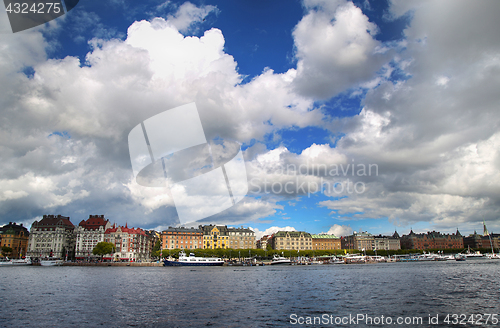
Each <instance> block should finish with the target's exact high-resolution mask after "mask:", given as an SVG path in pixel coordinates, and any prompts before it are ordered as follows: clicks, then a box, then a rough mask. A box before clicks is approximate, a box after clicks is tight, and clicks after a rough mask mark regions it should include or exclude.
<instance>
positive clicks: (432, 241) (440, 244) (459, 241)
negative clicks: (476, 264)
mask: <svg viewBox="0 0 500 328" xmlns="http://www.w3.org/2000/svg"><path fill="white" fill-rule="evenodd" d="M401 248H404V249H420V250H426V249H450V248H456V249H459V248H464V240H463V237H462V235H461V234H460V232H459V231H458V230H457V232H456V233H454V234H442V233H440V232H436V231H432V232H427V233H419V234H416V233H414V232H413V230H411V231H410V233H409V234H408V235H403V236H401Z"/></svg>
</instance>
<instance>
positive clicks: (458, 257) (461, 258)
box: [455, 253, 467, 261]
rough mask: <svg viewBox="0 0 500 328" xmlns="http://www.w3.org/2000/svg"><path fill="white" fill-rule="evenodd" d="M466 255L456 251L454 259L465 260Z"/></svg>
mask: <svg viewBox="0 0 500 328" xmlns="http://www.w3.org/2000/svg"><path fill="white" fill-rule="evenodd" d="M466 259H467V257H466V256H465V255H464V254H461V253H458V254H455V261H465V260H466Z"/></svg>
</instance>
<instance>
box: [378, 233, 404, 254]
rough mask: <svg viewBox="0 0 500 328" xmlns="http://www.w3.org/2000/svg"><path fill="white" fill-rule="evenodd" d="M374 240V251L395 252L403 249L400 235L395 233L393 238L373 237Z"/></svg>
mask: <svg viewBox="0 0 500 328" xmlns="http://www.w3.org/2000/svg"><path fill="white" fill-rule="evenodd" d="M373 238H374V241H375V243H374V250H386V251H395V250H398V249H401V242H400V238H399V234H398V233H397V232H394V234H393V235H392V236H382V235H378V236H373Z"/></svg>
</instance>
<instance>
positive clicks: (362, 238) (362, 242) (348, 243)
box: [341, 231, 375, 250]
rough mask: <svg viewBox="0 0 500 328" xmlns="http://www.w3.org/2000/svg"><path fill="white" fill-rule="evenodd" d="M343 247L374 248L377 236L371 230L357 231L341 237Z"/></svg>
mask: <svg viewBox="0 0 500 328" xmlns="http://www.w3.org/2000/svg"><path fill="white" fill-rule="evenodd" d="M341 243H342V249H357V250H363V249H364V250H374V249H375V238H374V237H373V235H372V234H371V233H369V232H366V231H364V232H362V231H360V232H356V231H354V232H353V234H352V235H350V236H346V237H343V238H342V239H341Z"/></svg>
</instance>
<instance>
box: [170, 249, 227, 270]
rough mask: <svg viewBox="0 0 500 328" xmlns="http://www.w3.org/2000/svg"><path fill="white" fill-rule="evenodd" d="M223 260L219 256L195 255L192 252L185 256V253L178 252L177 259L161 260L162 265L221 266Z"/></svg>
mask: <svg viewBox="0 0 500 328" xmlns="http://www.w3.org/2000/svg"><path fill="white" fill-rule="evenodd" d="M223 264H224V260H222V259H221V258H219V257H197V256H194V254H193V253H190V254H189V256H186V253H184V252H182V251H181V252H180V253H179V259H178V260H169V259H164V260H163V266H222V265H223Z"/></svg>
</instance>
